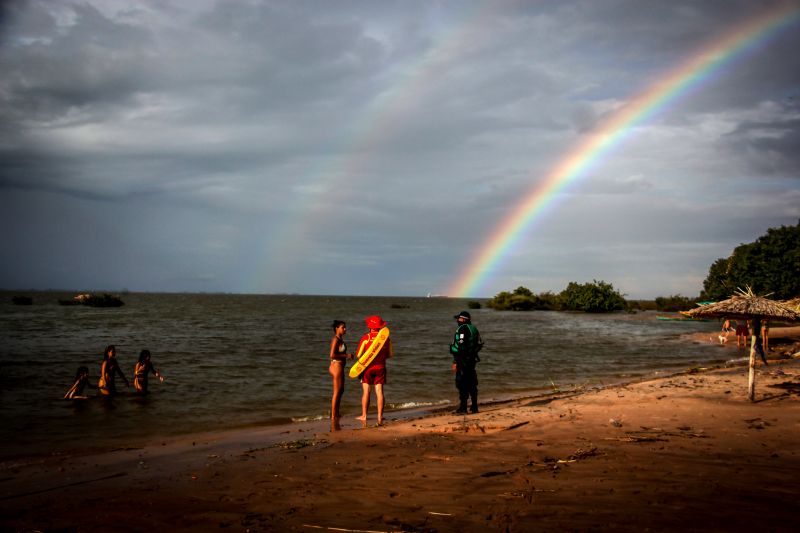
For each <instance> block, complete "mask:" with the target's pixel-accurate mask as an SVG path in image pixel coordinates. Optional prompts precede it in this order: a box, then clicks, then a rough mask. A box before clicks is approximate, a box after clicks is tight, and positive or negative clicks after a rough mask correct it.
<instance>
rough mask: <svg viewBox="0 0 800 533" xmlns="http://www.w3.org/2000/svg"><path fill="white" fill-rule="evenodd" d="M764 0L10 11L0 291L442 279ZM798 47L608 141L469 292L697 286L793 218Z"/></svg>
mask: <svg viewBox="0 0 800 533" xmlns="http://www.w3.org/2000/svg"><path fill="white" fill-rule="evenodd" d="M770 5H771V4H767V5H766V6H765V5H762V4H758V3H753V2H748V1H745V0H741V1H739V0H736V1H721V0H720V1H709V2H695V1H689V0H685V1H684V0H681V1H677V2H668V3H667V2H657V1H652V2H651V1H645V2H642V1H632V0H603V1H601V2H596V1H589V0H575V1H569V2H558V3H545V4H541V3H528V2H516V3H504V2H487V3H480V2H478V3H467V2H455V1H443V2H436V3H431V2H427V1H421V0H420V1H412V2H371V1H360V0H349V1H343V2H336V3H335V4H327V3H326V4H320V3H319V2H315V1H296V2H275V1H268V0H264V1H257V2H239V1H225V2H222V1H219V2H217V1H214V0H206V1H203V2H199V1H198V2H191V3H186V2H177V1H173V2H169V1H168V2H162V1H157V2H156V1H151V2H140V3H137V4H136V5H134V6H131V5H129V4H128V3H125V2H119V3H117V2H111V1H103V2H100V1H88V2H84V1H80V2H78V1H75V2H72V1H66V2H61V1H59V2H56V1H51V0H38V1H29V2H11V3H5V4H4V7H3V11H2V14H0V69H2V72H3V73H4V75H3V77H2V78H0V194H2V199H3V203H4V205H5V207H6V208H5V209H4V212H3V213H2V214H0V221H2V223H3V228H4V229H3V230H2V232H0V245H2V246H3V248H4V249H6V250H16V251H17V253H14V254H13V258H11V259H10V260H9V261H4V262H3V263H4V265H3V267H2V269H1V270H0V286H5V287H11V288H14V287H66V288H70V287H74V288H79V287H80V288H92V287H93V286H94V287H97V288H100V287H102V288H114V287H127V288H130V289H132V290H229V291H267V292H284V291H288V292H317V293H319V292H335V293H365V294H387V293H388V294H392V293H398V294H420V293H425V292H428V291H431V292H436V293H441V292H444V291H445V290H447V287H448V286H449V285H450V283H451V282H452V280H453V279H454V278H455V277H456V276H458V275H459V273H460V272H461V270H462V269H463V268H464V267H465V265H466V264H467V263H469V261H470V258H472V257H474V256H475V254H476V253H477V252H478V251H479V250H480V248H481V247H482V246H484V243H485V242H486V241H485V240H486V239H487V238H489V237H490V236H491V235H493V234H495V233H496V232H497V228H498V225H499V224H500V222H501V221H502V220H503V219H504V218H505V217H507V216H508V215H509V214H510V213H511V212H512V211H513V209H514V208H515V207H516V206H517V205H518V204H519V202H520V201H521V200H522V199H523V198H525V197H527V196H529V195H530V194H531V193H532V191H533V190H535V187H536V186H537V184H539V183H541V181H542V180H543V179H544V178H545V177H546V176H547V175H548V174H549V173H551V172H552V171H553V169H554V168H555V167H556V166H557V165H558V164H559V162H561V161H563V160H564V158H565V157H567V156H568V155H569V154H570V153H571V152H572V150H574V149H575V147H576V146H578V145H579V144H580V143H581V142H582V141H583V140H584V139H586V138H587V136H588V135H591V134H592V133H593V132H594V131H596V129H597V128H598V127H599V126H600V125H601V124H603V121H604V120H606V119H607V118H608V117H609V116H611V115H613V113H614V112H616V111H617V110H618V109H620V108H621V107H622V106H624V105H625V104H626V103H627V102H629V101H630V99H631V98H634V97H635V96H636V95H637V94H639V93H640V92H641V91H643V90H645V89H646V88H647V87H649V86H650V85H652V84H653V83H655V82H656V81H658V80H659V79H661V78H662V77H663V76H664V75H665V73H667V72H670V71H671V70H672V69H674V68H676V66H678V65H680V64H681V63H683V62H684V61H686V60H687V59H688V58H689V57H691V56H692V55H693V54H695V53H697V51H698V50H701V49H702V48H703V47H704V46H706V44H707V43H708V42H710V40H713V39H716V38H719V36H721V35H723V34H725V33H726V32H728V31H730V29H731V28H732V27H734V25H736V24H739V23H741V22H742V21H745V20H747V19H749V18H752V17H754V16H756V15H758V14H759V13H761V12H762V11H763V9H765V8H766V7H769V6H770ZM793 5H796V6H798V7H800V4H798V3H795V4H793ZM796 27H797V26H795V30H796ZM798 45H800V32H797V31H794V30H788V31H784V32H782V33H780V34H778V35H776V36H774V37H773V38H770V39H766V40H764V41H763V42H759V46H757V47H755V48H753V49H752V50H749V51H748V53H747V54H745V55H743V56H742V57H739V58H737V59H736V61H733V62H732V63H730V64H729V65H728V66H726V68H723V69H721V70H719V71H716V72H715V73H714V75H713V76H711V77H709V78H708V79H705V80H704V81H703V82H702V83H701V84H699V85H698V86H696V87H694V88H693V90H691V91H689V92H688V94H686V95H683V97H681V98H680V99H677V100H676V101H674V102H672V103H671V104H670V105H669V106H668V108H666V109H664V110H662V111H661V112H660V113H659V114H657V115H655V116H654V117H652V118H651V119H650V120H648V121H647V122H646V123H643V124H641V125H640V126H639V127H637V128H636V129H635V130H633V131H631V132H629V135H628V136H627V137H625V138H624V139H620V141H619V142H618V143H616V144H615V146H614V148H613V149H612V150H609V151H608V153H607V154H604V155H603V157H601V158H599V159H598V160H597V161H595V162H594V164H593V165H589V166H587V168H586V169H584V172H583V173H582V174H581V175H580V177H579V179H577V180H576V181H575V183H574V184H572V185H571V186H570V187H568V188H566V189H565V190H564V191H562V192H561V193H560V194H559V195H557V196H555V197H554V198H553V201H552V208H551V209H549V210H547V211H546V213H544V214H543V215H542V216H541V217H539V218H538V219H537V220H536V221H534V223H532V224H531V226H530V227H529V228H528V231H526V232H524V233H523V234H522V235H521V237H520V240H519V242H518V246H517V247H516V248H515V249H514V250H513V251H511V252H510V253H509V255H508V256H507V257H506V259H505V260H504V261H502V262H501V266H499V267H498V269H497V271H496V272H495V273H494V275H493V276H490V278H489V281H488V282H487V284H486V286H485V287H483V288H482V289H481V292H482V295H491V294H493V293H494V292H496V291H499V290H505V289H508V288H514V287H516V286H517V285H519V284H525V282H526V280H529V282H530V283H529V284H530V285H532V286H533V288H535V289H536V290H560V289H561V288H563V286H564V285H565V284H566V282H568V281H570V280H572V279H575V280H577V281H586V280H591V279H594V278H597V279H600V278H604V277H605V278H607V281H611V282H614V283H615V286H618V287H619V288H620V289H622V290H623V292H627V293H629V294H631V295H633V296H634V297H648V296H649V297H652V296H655V295H658V294H662V293H667V292H669V293H674V292H682V293H684V294H691V293H696V292H697V291H699V289H700V283H699V281H698V280H700V281H702V278H703V277H704V275H705V273H706V271H707V268H708V266H709V265H710V264H711V263H712V262H713V261H714V260H715V259H716V258H717V257H720V256H722V255H725V253H726V250H730V249H732V248H733V247H734V246H736V245H737V244H739V243H740V242H744V241H748V240H752V239H754V238H755V237H757V236H759V235H761V234H763V233H764V232H765V231H766V229H767V228H769V227H773V226H775V225H780V224H782V223H784V224H791V223H794V222H795V221H796V219H797V218H799V217H800V208H798V207H797V205H800V204H798V203H797V202H794V203H793V200H792V199H795V200H796V199H797V194H798V185H797V183H798V182H797V176H798V167H799V165H798V156H797V154H798V153H800V151H798V150H797V148H798V125H799V124H800V118H799V114H798V108H797V104H796V98H797V97H798V92H797V87H799V86H800V80H798V77H799V76H800V68H798V67H800V65H798V61H800V59H798V57H797V55H796V54H795V53H794V50H796V49H798V47H799V46H798ZM733 206H735V208H734V207H733ZM684 220H689V221H691V223H688V222H682V221H684ZM652 250H657V252H656V253H653V252H652ZM51 253H52V254H55V255H57V256H58V257H59V258H60V260H59V262H58V265H55V264H53V262H52V261H51V262H48V261H45V258H46V257H48V256H49V255H50V254H51ZM642 254H643V255H646V256H647V257H648V258H650V259H649V261H650V262H649V264H646V262H645V261H643V260H641V258H639V260H637V261H634V260H632V258H631V257H629V256H639V255H642ZM634 265H641V266H634ZM659 265H660V266H659ZM655 273H657V274H658V275H657V276H656V275H655ZM333 279H335V280H336V281H335V284H332V282H331V281H330V280H333ZM662 287H663V289H662Z"/></svg>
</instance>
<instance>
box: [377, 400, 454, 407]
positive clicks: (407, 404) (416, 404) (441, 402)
mask: <svg viewBox="0 0 800 533" xmlns="http://www.w3.org/2000/svg"><path fill="white" fill-rule="evenodd" d="M449 403H450V400H439V401H436V402H404V403H390V404H389V408H390V409H413V408H414V407H433V406H438V405H448V404H449Z"/></svg>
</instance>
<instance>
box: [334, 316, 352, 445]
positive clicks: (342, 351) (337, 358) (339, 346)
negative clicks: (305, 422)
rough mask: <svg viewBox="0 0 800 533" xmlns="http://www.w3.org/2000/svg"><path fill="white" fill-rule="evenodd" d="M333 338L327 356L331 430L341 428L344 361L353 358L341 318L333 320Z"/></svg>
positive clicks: (345, 326) (345, 327)
mask: <svg viewBox="0 0 800 533" xmlns="http://www.w3.org/2000/svg"><path fill="white" fill-rule="evenodd" d="M331 326H332V327H333V332H334V335H333V338H332V339H331V351H330V353H329V354H328V357H329V358H330V360H331V364H330V367H328V372H329V373H330V375H331V378H333V397H332V398H331V431H336V430H339V429H341V426H340V425H339V419H340V418H341V417H342V413H341V411H340V406H341V404H342V394H344V362H345V361H347V360H348V359H352V358H353V354H351V353H347V345H346V344H345V343H344V335H345V333H347V325H346V324H345V323H344V322H343V321H341V320H334V321H333V324H331Z"/></svg>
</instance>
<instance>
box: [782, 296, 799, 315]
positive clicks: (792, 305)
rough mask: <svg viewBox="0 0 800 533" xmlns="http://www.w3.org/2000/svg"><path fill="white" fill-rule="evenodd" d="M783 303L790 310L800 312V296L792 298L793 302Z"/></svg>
mask: <svg viewBox="0 0 800 533" xmlns="http://www.w3.org/2000/svg"><path fill="white" fill-rule="evenodd" d="M781 303H782V304H783V305H785V306H786V307H788V308H789V309H794V310H795V311H798V312H800V296H798V297H797V298H792V299H791V300H784V301H782V302H781Z"/></svg>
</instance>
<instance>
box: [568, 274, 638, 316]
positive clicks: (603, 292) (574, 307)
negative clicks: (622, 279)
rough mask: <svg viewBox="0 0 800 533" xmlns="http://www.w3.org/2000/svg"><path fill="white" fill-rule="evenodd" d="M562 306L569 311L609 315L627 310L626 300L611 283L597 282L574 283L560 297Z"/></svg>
mask: <svg viewBox="0 0 800 533" xmlns="http://www.w3.org/2000/svg"><path fill="white" fill-rule="evenodd" d="M559 297H560V298H561V301H562V305H563V306H564V308H565V309H567V310H569V311H586V312H587V313H607V312H609V311H620V310H622V309H625V308H627V306H628V304H627V302H626V301H625V298H624V297H623V296H622V295H621V294H620V293H619V292H617V291H615V290H614V287H613V286H612V285H611V284H610V283H606V282H604V281H597V280H595V281H594V283H584V284H582V285H579V284H578V283H575V282H574V281H572V282H570V284H569V285H567V288H566V289H564V290H563V291H561V294H560V295H559Z"/></svg>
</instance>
